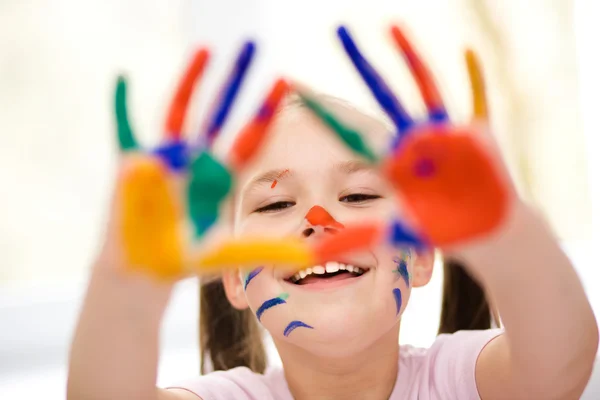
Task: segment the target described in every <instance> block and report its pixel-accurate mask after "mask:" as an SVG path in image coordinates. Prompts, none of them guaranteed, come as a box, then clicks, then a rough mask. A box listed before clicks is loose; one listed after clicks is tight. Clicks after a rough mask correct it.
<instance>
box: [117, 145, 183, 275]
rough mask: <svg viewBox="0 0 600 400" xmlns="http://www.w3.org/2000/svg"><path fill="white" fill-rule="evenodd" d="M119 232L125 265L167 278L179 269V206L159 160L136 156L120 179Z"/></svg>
mask: <svg viewBox="0 0 600 400" xmlns="http://www.w3.org/2000/svg"><path fill="white" fill-rule="evenodd" d="M121 179H122V182H121V185H122V191H121V195H122V197H121V199H120V204H121V212H120V215H121V222H120V224H119V225H120V226H121V229H122V231H121V234H122V239H123V249H124V254H125V257H126V260H127V267H128V268H130V269H134V270H141V271H143V272H146V273H149V274H150V275H153V276H155V277H158V278H162V279H166V280H171V279H175V278H177V277H180V276H181V275H182V274H183V272H184V269H183V246H182V242H181V240H180V239H181V237H180V233H179V231H180V227H179V222H180V221H181V219H182V217H183V216H182V213H181V208H180V207H179V206H178V203H177V201H176V199H175V197H174V196H173V193H172V192H171V190H172V187H171V182H169V176H168V171H167V169H166V168H165V166H164V165H163V164H162V162H161V161H160V160H159V159H156V158H153V157H150V156H140V158H139V159H136V160H135V161H133V162H132V165H130V166H129V167H128V168H127V171H125V172H124V174H123V177H122V178H121Z"/></svg>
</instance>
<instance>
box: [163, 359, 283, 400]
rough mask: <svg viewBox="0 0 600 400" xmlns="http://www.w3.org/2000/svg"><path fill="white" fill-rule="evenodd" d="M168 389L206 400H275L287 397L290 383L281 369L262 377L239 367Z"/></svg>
mask: <svg viewBox="0 0 600 400" xmlns="http://www.w3.org/2000/svg"><path fill="white" fill-rule="evenodd" d="M167 389H185V390H187V391H189V392H192V393H194V394H195V395H197V396H198V397H200V398H201V399H202V400H229V399H236V400H237V399H240V400H271V399H280V398H285V393H286V391H287V384H286V382H285V378H284V376H283V372H282V371H281V370H280V369H272V370H269V371H267V373H265V374H259V373H256V372H253V371H251V370H250V369H248V368H246V367H238V368H234V369H231V370H228V371H216V372H211V373H209V374H206V375H203V376H198V377H194V378H191V379H187V380H183V381H181V382H178V383H176V384H174V385H171V386H169V387H168V388H167ZM282 393H283V395H282Z"/></svg>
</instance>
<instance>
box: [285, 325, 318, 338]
mask: <svg viewBox="0 0 600 400" xmlns="http://www.w3.org/2000/svg"><path fill="white" fill-rule="evenodd" d="M296 328H308V329H315V328H313V327H312V326H310V325H307V324H305V323H304V322H302V321H292V322H290V323H289V324H288V326H286V327H285V330H284V331H283V336H286V337H287V336H289V335H290V333H292V331H293V330H294V329H296Z"/></svg>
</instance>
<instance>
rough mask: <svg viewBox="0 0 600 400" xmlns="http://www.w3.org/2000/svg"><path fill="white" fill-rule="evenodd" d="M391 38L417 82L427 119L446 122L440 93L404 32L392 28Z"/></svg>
mask: <svg viewBox="0 0 600 400" xmlns="http://www.w3.org/2000/svg"><path fill="white" fill-rule="evenodd" d="M391 33H392V38H393V39H394V43H395V44H396V46H398V49H399V50H400V51H401V53H402V55H403V56H404V59H405V60H406V63H407V64H408V67H409V68H410V71H411V73H412V75H413V77H414V78H415V81H416V82H417V86H418V87H419V91H420V92H421V96H423V100H424V102H425V106H426V107H427V111H428V113H429V119H430V120H432V121H436V122H443V121H447V120H448V113H447V112H446V107H444V102H443V100H442V97H441V96H440V92H439V90H438V88H437V85H436V84H435V80H434V79H433V76H432V74H431V71H430V70H429V68H428V67H427V65H426V64H425V63H424V62H423V61H422V60H421V57H419V54H418V53H417V52H416V51H415V50H414V48H413V46H412V44H411V43H410V41H409V40H408V38H407V37H406V35H404V32H403V31H402V29H400V27H398V26H392V29H391Z"/></svg>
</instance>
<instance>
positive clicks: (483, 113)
mask: <svg viewBox="0 0 600 400" xmlns="http://www.w3.org/2000/svg"><path fill="white" fill-rule="evenodd" d="M465 63H466V64H467V71H468V73H469V81H470V82H471V93H472V96H473V118H474V119H484V120H485V119H487V118H488V105H487V99H486V90H485V80H484V79H483V72H482V69H481V65H480V62H479V59H478V57H477V55H476V54H475V52H474V51H473V50H471V49H467V50H465Z"/></svg>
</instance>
